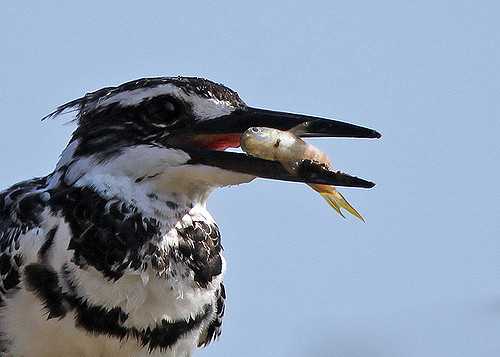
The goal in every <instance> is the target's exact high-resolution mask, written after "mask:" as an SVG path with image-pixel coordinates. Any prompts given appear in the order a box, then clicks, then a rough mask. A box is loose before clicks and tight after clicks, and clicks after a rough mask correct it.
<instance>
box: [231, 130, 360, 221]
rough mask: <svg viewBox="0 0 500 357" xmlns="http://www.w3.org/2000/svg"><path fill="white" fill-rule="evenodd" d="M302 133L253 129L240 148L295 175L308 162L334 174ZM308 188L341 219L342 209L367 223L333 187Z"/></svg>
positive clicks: (324, 155) (244, 133)
mask: <svg viewBox="0 0 500 357" xmlns="http://www.w3.org/2000/svg"><path fill="white" fill-rule="evenodd" d="M300 131H301V127H300V126H297V127H294V128H292V129H290V130H288V131H283V130H279V129H273V128H266V127H251V128H248V129H247V130H246V131H245V132H243V134H242V135H241V138H240V147H241V149H242V150H243V151H244V152H245V153H247V154H248V155H251V156H254V157H258V158H260V159H264V160H272V161H278V162H279V163H281V165H282V166H283V167H284V168H285V170H287V171H288V172H289V173H290V174H292V175H298V172H299V170H300V167H301V163H303V162H304V161H305V160H309V161H311V162H313V163H317V164H318V165H320V166H321V167H322V168H323V169H326V170H333V165H332V162H331V161H330V159H329V158H328V156H327V155H326V154H325V153H323V152H322V151H321V150H320V149H318V148H317V147H315V146H313V145H311V144H309V143H307V142H305V141H304V140H302V139H301V138H300V137H298V136H297V135H296V133H300ZM308 185H309V186H310V187H311V188H312V189H313V190H315V191H316V192H318V193H319V194H320V195H321V197H323V198H324V199H325V201H326V202H327V203H328V204H329V205H330V206H331V207H332V208H333V209H335V211H337V213H338V214H340V215H341V216H342V217H344V218H345V216H344V214H343V212H342V209H344V210H346V211H347V212H349V213H350V214H352V215H353V216H354V217H356V218H358V219H360V220H361V221H363V222H365V219H364V218H363V216H362V215H361V214H360V213H359V212H358V211H357V210H356V209H355V208H354V207H353V206H352V205H351V204H350V203H349V202H348V201H347V200H346V199H345V197H344V196H343V195H342V194H341V193H340V192H339V191H337V189H336V188H335V187H334V186H331V185H322V184H308Z"/></svg>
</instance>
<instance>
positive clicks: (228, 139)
mask: <svg viewBox="0 0 500 357" xmlns="http://www.w3.org/2000/svg"><path fill="white" fill-rule="evenodd" d="M240 137H241V134H208V135H198V136H196V137H194V138H192V143H193V144H194V145H196V146H198V147H200V148H204V149H211V150H225V149H227V148H237V147H239V146H240Z"/></svg>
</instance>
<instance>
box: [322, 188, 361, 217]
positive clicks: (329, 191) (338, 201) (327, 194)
mask: <svg viewBox="0 0 500 357" xmlns="http://www.w3.org/2000/svg"><path fill="white" fill-rule="evenodd" d="M314 186H316V185H314ZM314 186H313V189H314V190H316V191H317V192H318V193H319V194H320V195H321V197H323V198H324V199H325V201H326V202H328V204H329V205H330V206H331V207H332V208H333V209H335V211H337V213H338V214H340V215H341V216H342V217H344V218H345V216H344V215H343V213H342V211H341V209H345V210H346V211H347V212H349V213H350V214H352V215H353V216H354V217H357V218H359V219H360V220H362V221H363V222H365V219H364V218H363V216H362V215H361V214H360V213H359V212H358V211H357V210H356V209H355V208H354V207H353V206H351V204H350V203H349V202H348V201H347V200H346V199H345V197H344V196H343V195H342V194H341V193H340V192H338V191H337V190H336V189H335V188H334V187H332V186H326V185H317V186H316V187H314Z"/></svg>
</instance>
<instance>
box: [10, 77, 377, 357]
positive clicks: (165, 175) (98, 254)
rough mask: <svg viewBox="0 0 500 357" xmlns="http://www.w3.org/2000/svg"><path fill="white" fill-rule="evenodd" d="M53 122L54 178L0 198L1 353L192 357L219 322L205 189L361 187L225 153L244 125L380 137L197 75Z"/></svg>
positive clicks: (139, 83)
mask: <svg viewBox="0 0 500 357" xmlns="http://www.w3.org/2000/svg"><path fill="white" fill-rule="evenodd" d="M63 113H73V115H74V121H75V123H76V129H75V131H74V132H73V134H72V136H71V138H70V140H69V143H68V145H67V147H66V149H65V150H64V151H63V153H62V155H61V157H60V159H59V161H58V163H57V165H56V167H55V169H54V171H53V172H52V173H50V174H48V175H47V176H45V177H40V178H35V179H32V180H28V181H24V182H21V183H18V184H16V185H14V186H12V187H10V188H8V189H6V190H4V191H2V192H0V303H1V304H2V311H1V314H0V336H1V337H0V350H1V353H3V354H5V355H16V356H23V357H32V356H37V357H43V356H47V357H48V356H50V357H56V356H76V355H78V356H103V357H104V356H176V357H179V356H191V353H192V351H193V350H194V349H195V348H196V347H197V346H205V345H207V344H209V343H210V342H211V341H213V340H214V339H216V338H217V337H218V336H219V335H220V333H221V326H222V319H223V316H224V302H225V299H226V293H225V289H224V284H223V276H224V272H225V270H226V262H225V260H224V257H223V254H222V253H223V251H222V246H221V237H220V233H219V229H218V227H217V225H216V223H215V222H214V220H213V218H212V216H211V215H210V213H209V212H208V211H207V210H206V200H207V198H208V196H209V193H210V192H211V191H213V189H215V188H217V187H223V186H227V185H235V184H241V183H245V182H249V181H252V180H253V179H254V178H256V177H263V178H269V179H276V180H287V181H296V182H304V183H307V184H310V185H330V186H332V185H334V186H348V187H364V188H369V187H372V186H373V183H371V182H369V181H366V180H363V179H359V178H357V177H354V176H350V175H346V174H342V173H340V172H332V171H329V170H325V169H324V167H321V165H318V164H317V163H315V162H311V161H310V160H309V162H307V160H305V161H304V162H302V163H301V164H300V169H298V170H294V171H291V170H289V169H287V168H286V167H284V165H283V162H279V161H274V160H268V159H266V158H262V157H254V156H251V155H247V154H245V153H236V152H226V151H224V150H225V149H227V148H229V147H239V146H240V137H241V134H242V133H243V132H244V131H245V130H247V129H248V128H250V127H265V128H274V129H279V130H285V131H286V130H289V129H291V128H293V127H297V126H299V125H300V128H301V130H300V132H296V133H295V134H296V135H298V136H299V137H355V138H379V137H380V134H379V133H377V132H376V131H374V130H372V129H368V128H364V127H361V126H357V125H353V124H348V123H344V122H340V121H334V120H328V119H323V118H318V117H312V116H306V115H300V114H291V113H284V112H276V111H270V110H264V109H257V108H252V107H249V106H247V105H246V104H245V103H244V102H243V101H242V100H241V99H240V97H239V96H238V94H237V93H236V92H234V91H233V90H231V89H229V88H227V87H225V86H223V85H221V84H216V83H214V82H211V81H208V80H206V79H201V78H190V77H160V78H144V79H139V80H135V81H131V82H128V83H125V84H122V85H119V86H116V87H107V88H103V89H100V90H97V91H95V92H92V93H88V94H86V95H84V96H83V97H81V98H79V99H76V100H73V101H71V102H69V103H67V104H65V105H62V106H60V107H59V108H57V109H56V111H54V112H53V113H52V114H50V115H49V116H48V117H57V116H59V115H60V114H63ZM257 156H258V155H257ZM3 354H2V355H3Z"/></svg>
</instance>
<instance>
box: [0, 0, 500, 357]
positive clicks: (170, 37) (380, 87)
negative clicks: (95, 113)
mask: <svg viewBox="0 0 500 357" xmlns="http://www.w3.org/2000/svg"><path fill="white" fill-rule="evenodd" d="M499 13H500V5H498V2H495V1H457V0H454V1H439V0H438V1H383V0H381V1H308V2H306V1H256V0H253V1H245V2H243V1H239V2H236V1H221V0H219V1H177V2H173V1H148V2H136V1H134V2H132V1H119V2H118V1H115V2H113V1H108V2H103V1H84V2H78V3H75V2H65V3H63V2H55V1H44V2H38V1H18V2H13V1H10V2H5V3H4V4H3V5H2V11H1V13H0V34H1V35H0V38H1V41H0V54H1V56H0V58H1V59H0V64H1V66H0V83H1V84H0V162H1V164H2V169H1V170H0V187H3V188H5V187H7V186H9V185H11V184H13V183H15V182H17V181H20V180H22V179H27V178H31V177H33V176H38V175H45V174H47V173H49V172H50V171H51V170H52V169H53V168H54V166H55V163H56V161H57V157H58V155H59V153H60V152H61V150H62V149H63V148H64V146H65V144H66V142H67V140H68V137H69V134H70V133H71V131H72V129H73V127H72V126H71V125H63V124H62V122H61V121H58V120H54V121H46V122H43V123H42V122H40V118H41V117H43V116H44V115H45V114H47V113H48V112H50V111H51V110H52V109H54V108H55V106H57V105H58V104H61V103H64V102H66V101H69V100H71V99H74V98H76V97H79V96H81V95H82V94H84V93H85V92H86V91H93V90H96V89H98V88H101V87H103V86H109V85H117V84H120V83H122V82H125V81H128V80H131V79H135V78H139V77H145V76H162V75H179V74H182V75H196V76H202V77H206V78H209V79H212V80H215V81H217V82H221V83H224V84H226V85H228V86H229V87H231V88H233V89H235V90H236V91H238V92H239V94H240V95H241V97H242V98H243V99H244V100H245V101H246V102H247V103H248V104H249V105H252V106H257V107H263V108H268V109H275V110H283V111H291V112H299V113H307V114H312V115H318V116H324V117H329V118H337V119H340V120H344V121H349V122H353V123H357V124H360V125H363V126H368V127H372V128H375V129H377V130H379V131H380V132H381V133H382V134H383V138H382V139H381V140H378V141H377V140H375V141H373V140H346V139H329V140H325V139H319V140H315V141H314V144H316V145H318V146H319V147H320V148H321V149H323V150H324V151H326V152H327V153H328V154H329V155H330V157H331V158H332V160H333V162H334V164H335V165H336V167H338V168H340V169H342V171H345V172H349V173H352V174H355V175H358V176H360V177H363V178H367V179H371V180H373V181H375V182H376V183H377V186H376V187H375V188H374V189H372V190H357V189H343V190H341V191H342V192H343V193H344V194H345V196H346V197H347V198H348V199H349V200H350V201H351V203H352V204H353V205H354V206H355V207H356V208H358V209H359V211H360V212H362V213H363V214H364V216H365V218H366V224H363V223H361V222H359V221H356V220H355V219H353V218H350V217H349V219H347V220H343V219H342V218H340V217H339V216H337V215H336V213H335V212H334V211H333V210H332V209H331V208H329V207H328V206H327V205H326V203H325V202H324V201H323V200H322V199H321V198H320V197H319V195H317V194H315V193H313V191H312V190H310V189H308V188H307V187H306V186H305V185H301V184H294V183H283V182H276V181H266V180H256V181H254V182H253V183H251V184H248V185H243V186H240V187H234V188H228V189H223V190H219V191H218V192H216V193H214V194H213V196H212V197H211V199H210V200H209V209H210V211H211V212H212V214H213V215H214V217H215V219H216V220H217V222H218V224H219V226H220V229H221V232H222V234H223V243H224V247H225V251H226V257H227V260H228V263H229V268H228V272H227V276H226V286H227V291H228V300H227V311H226V319H225V325H224V331H223V336H222V338H221V340H220V341H219V342H218V343H216V344H214V345H213V346H211V347H209V348H208V349H207V350H205V351H200V352H198V353H197V356H240V357H245V356H288V357H298V356H335V357H361V356H370V357H393V356H394V357H396V356H397V357H408V356H422V357H433V356H436V357H443V356H453V357H457V356H488V357H489V356H499V355H500V208H499V206H498V205H499V202H500V189H499V183H500V168H499V163H500V162H499V161H500V144H499V142H498V139H499V135H500V75H499V73H500V41H499V40H500V24H499V21H498V15H499Z"/></svg>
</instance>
